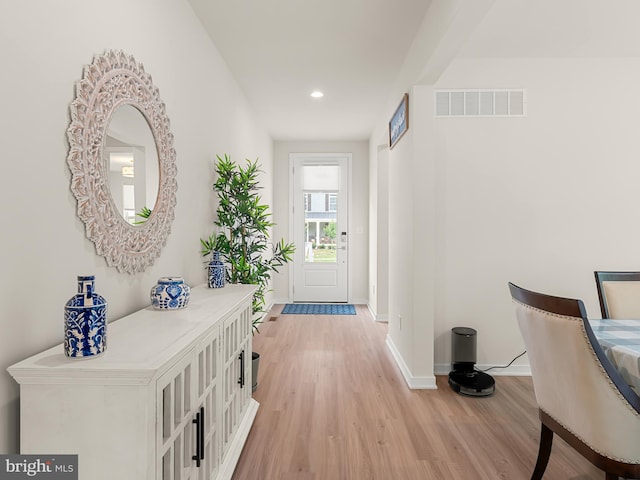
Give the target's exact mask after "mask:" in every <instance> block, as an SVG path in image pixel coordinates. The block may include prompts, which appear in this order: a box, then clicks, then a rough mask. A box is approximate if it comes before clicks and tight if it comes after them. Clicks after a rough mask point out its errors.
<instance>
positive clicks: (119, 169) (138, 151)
mask: <svg viewBox="0 0 640 480" xmlns="http://www.w3.org/2000/svg"><path fill="white" fill-rule="evenodd" d="M104 159H105V162H106V166H107V170H108V172H109V188H110V190H111V197H112V199H113V203H114V204H115V206H116V209H117V211H118V212H119V213H120V215H122V217H123V218H124V219H125V221H127V223H129V224H131V225H140V224H141V223H144V221H145V213H144V212H145V210H147V209H148V210H149V211H152V210H153V207H154V206H155V203H156V199H157V197H158V186H159V184H160V177H159V163H158V152H157V150H156V144H155V140H154V138H153V134H152V132H151V128H150V127H149V124H148V123H147V120H146V118H145V117H144V116H143V115H142V113H141V112H140V111H139V110H138V109H137V108H135V107H134V106H132V105H121V106H120V107H118V108H117V109H116V110H115V111H114V112H113V114H112V115H111V119H110V121H109V127H108V129H107V135H106V137H105V145H104ZM147 213H149V212H147Z"/></svg>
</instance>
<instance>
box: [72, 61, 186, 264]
mask: <svg viewBox="0 0 640 480" xmlns="http://www.w3.org/2000/svg"><path fill="white" fill-rule="evenodd" d="M121 105H132V106H134V107H135V108H137V109H138V110H139V111H140V112H141V113H142V115H143V116H144V117H145V119H146V121H147V123H148V124H149V127H150V128H151V131H152V133H153V137H154V139H155V143H156V148H157V151H158V162H159V168H160V185H159V189H158V198H157V200H156V203H155V206H154V207H153V211H152V214H151V216H150V217H149V218H148V219H147V220H146V221H145V222H144V223H143V224H140V225H135V226H134V225H131V224H129V223H127V222H126V221H125V220H124V218H123V217H122V215H121V214H120V213H119V212H118V211H117V209H116V206H115V204H114V201H113V199H112V197H111V192H110V188H109V178H108V170H107V167H106V162H105V160H104V158H103V148H104V142H105V136H106V132H107V128H108V126H109V121H110V119H111V116H112V114H113V112H114V111H115V110H116V109H117V108H118V107H119V106H121ZM70 110H71V125H70V126H69V128H68V130H67V138H68V140H69V155H68V156H67V163H68V164H69V168H70V170H71V191H72V192H73V194H74V195H75V197H76V200H77V201H78V216H79V217H80V218H81V219H82V221H83V222H84V224H85V231H86V235H87V237H88V238H89V239H90V240H91V241H92V242H93V243H94V244H95V248H96V252H97V253H98V254H99V255H102V256H103V257H105V259H106V260H107V263H108V264H109V265H110V266H115V267H116V268H117V269H118V271H120V272H126V273H136V272H143V271H144V270H145V269H146V268H147V267H148V266H150V265H152V264H153V262H154V261H155V259H156V258H157V257H158V256H159V255H160V251H161V250H162V247H164V245H165V243H166V241H167V236H168V235H169V233H170V232H171V223H172V222H173V218H174V207H175V204H176V190H177V181H176V174H177V169H176V163H175V159H176V152H175V150H174V148H173V135H172V133H171V130H170V128H169V118H168V117H167V114H166V112H165V106H164V103H163V102H162V100H161V99H160V94H159V91H158V89H157V88H156V87H155V86H154V85H153V82H152V80H151V76H150V75H149V74H148V73H146V72H145V71H144V68H143V66H142V64H141V63H138V62H136V60H135V59H134V58H133V56H131V55H127V54H125V53H123V52H122V51H119V50H118V51H107V52H106V53H105V54H104V55H97V56H95V57H94V59H93V62H92V63H91V65H86V66H85V68H84V71H83V75H82V80H81V81H80V82H79V83H78V84H77V85H76V97H75V99H74V101H73V103H72V104H71V108H70Z"/></svg>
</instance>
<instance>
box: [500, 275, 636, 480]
mask: <svg viewBox="0 0 640 480" xmlns="http://www.w3.org/2000/svg"><path fill="white" fill-rule="evenodd" d="M509 289H510V291H511V297H512V298H513V301H514V304H515V307H516V318H517V320H518V326H519V327H520V331H521V333H522V337H523V339H524V343H525V346H526V349H527V353H528V356H529V361H530V365H531V374H532V378H533V388H534V391H535V396H536V401H537V403H538V409H539V417H540V421H541V423H542V427H541V433H540V445H539V450H538V458H537V461H536V465H535V467H534V470H533V474H532V476H531V480H540V479H542V476H543V475H544V471H545V469H546V467H547V464H548V462H549V457H550V455H551V446H552V443H553V436H554V434H556V435H558V436H560V438H562V439H563V440H565V441H566V442H567V443H568V444H569V445H571V446H572V447H573V448H574V449H575V450H577V451H578V452H579V453H580V454H582V456H584V457H585V458H586V459H587V460H589V461H590V462H591V463H592V464H594V465H595V466H596V467H598V468H600V469H601V470H604V471H605V479H606V480H617V479H618V478H619V477H624V478H634V479H638V478H640V397H638V396H637V394H636V393H635V392H634V391H633V390H631V387H629V386H628V385H627V384H626V383H625V382H624V380H623V379H622V377H621V376H620V374H619V372H618V371H617V370H616V369H615V367H614V366H613V365H612V364H611V363H610V362H609V361H608V360H607V358H606V357H605V354H604V352H603V351H602V348H601V347H600V345H599V344H598V341H597V340H596V338H595V336H594V334H593V331H592V329H591V326H590V325H589V322H588V320H587V315H586V310H585V307H584V304H583V303H582V301H581V300H573V299H569V298H562V297H553V296H550V295H544V294H542V293H536V292H532V291H529V290H525V289H524V288H521V287H518V286H516V285H514V284H513V283H509Z"/></svg>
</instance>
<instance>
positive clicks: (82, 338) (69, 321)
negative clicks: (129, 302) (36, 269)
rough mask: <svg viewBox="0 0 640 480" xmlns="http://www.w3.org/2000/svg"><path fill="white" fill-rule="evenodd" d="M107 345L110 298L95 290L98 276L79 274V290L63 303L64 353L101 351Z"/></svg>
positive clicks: (72, 355)
mask: <svg viewBox="0 0 640 480" xmlns="http://www.w3.org/2000/svg"><path fill="white" fill-rule="evenodd" d="M106 348H107V301H106V300H105V299H104V298H103V297H101V296H100V295H98V294H97V293H95V276H94V275H85V276H78V293H77V294H76V295H74V296H73V297H71V299H69V301H68V302H67V303H66V304H65V306H64V353H65V355H66V356H67V357H70V358H76V357H91V356H95V355H100V354H101V353H103V352H104V351H105V349H106Z"/></svg>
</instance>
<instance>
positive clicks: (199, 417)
mask: <svg viewBox="0 0 640 480" xmlns="http://www.w3.org/2000/svg"><path fill="white" fill-rule="evenodd" d="M191 422H192V423H195V425H196V454H195V455H193V456H192V457H191V459H192V460H195V461H196V467H198V468H200V461H201V460H204V407H200V411H199V412H197V413H196V418H194V419H193V420H192V421H191Z"/></svg>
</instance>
